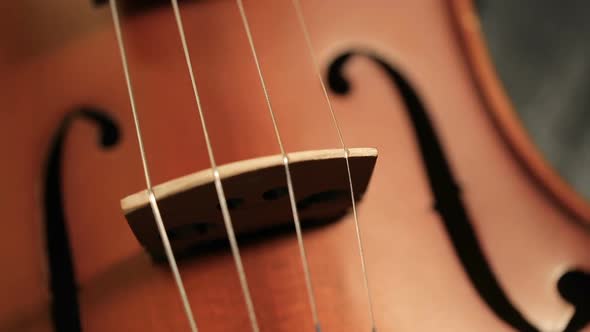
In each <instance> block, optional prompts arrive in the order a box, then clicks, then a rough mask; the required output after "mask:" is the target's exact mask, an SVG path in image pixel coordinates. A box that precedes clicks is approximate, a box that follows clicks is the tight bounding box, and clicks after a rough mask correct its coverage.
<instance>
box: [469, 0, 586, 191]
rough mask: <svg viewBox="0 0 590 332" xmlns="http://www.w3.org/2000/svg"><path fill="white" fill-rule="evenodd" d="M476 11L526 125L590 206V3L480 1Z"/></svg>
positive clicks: (545, 154)
mask: <svg viewBox="0 0 590 332" xmlns="http://www.w3.org/2000/svg"><path fill="white" fill-rule="evenodd" d="M477 6H478V10H479V13H480V17H481V23H482V28H483V32H484V34H485V35H486V39H487V44H488V48H489V52H490V54H491V57H492V59H493V61H494V63H495V65H496V69H497V72H498V74H499V76H500V79H501V80H502V82H503V83H504V87H505V89H506V92H507V93H508V95H509V96H510V98H511V99H512V102H513V104H514V106H515V109H516V110H517V112H518V113H519V115H520V118H521V119H522V121H523V123H524V126H525V127H526V129H527V130H528V131H529V134H530V135H531V136H532V138H533V141H534V142H535V143H536V144H537V146H538V147H539V148H540V150H541V152H542V153H543V154H544V156H545V158H546V159H547V160H548V161H549V162H550V163H551V164H552V165H553V167H555V168H556V169H557V171H558V172H559V173H560V174H561V175H562V176H563V177H564V178H565V179H566V180H567V181H568V182H569V183H570V184H572V185H573V186H574V187H575V188H576V189H577V191H578V192H580V193H582V194H583V195H584V196H585V197H586V198H587V199H590V43H589V42H588V41H589V40H590V38H589V37H590V21H589V20H588V18H587V14H588V12H589V11H590V2H587V1H548V0H542V1H539V0H522V1H510V0H494V1H491V0H480V1H477Z"/></svg>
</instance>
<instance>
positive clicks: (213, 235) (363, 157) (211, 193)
mask: <svg viewBox="0 0 590 332" xmlns="http://www.w3.org/2000/svg"><path fill="white" fill-rule="evenodd" d="M288 156H289V169H290V171H291V177H292V180H293V188H294V192H295V199H296V202H297V210H298V213H299V218H300V220H301V225H302V227H306V226H312V225H318V224H325V223H328V222H332V221H336V220H339V219H341V218H342V217H344V216H345V215H346V214H347V213H348V212H349V210H350V208H351V206H352V201H351V197H350V185H349V182H348V173H347V169H346V163H345V159H344V150H342V149H331V150H312V151H302V152H294V153H289V154H288ZM376 161H377V149H374V148H352V149H349V163H350V170H351V175H352V187H353V190H354V196H355V199H356V201H360V200H361V199H362V197H363V194H364V193H365V191H366V190H367V186H368V184H369V180H370V178H371V175H372V173H373V168H374V166H375V162H376ZM218 170H219V174H220V177H221V181H222V185H223V189H224V192H225V196H226V200H227V206H228V208H229V212H230V215H231V218H232V223H233V227H234V231H235V233H236V235H237V236H238V237H243V236H249V235H257V234H260V233H261V232H265V233H264V234H270V232H269V231H272V230H280V229H289V227H294V225H293V215H292V211H291V206H290V200H289V193H288V190H287V183H286V177H285V168H284V165H283V158H282V155H273V156H267V157H260V158H255V159H249V160H243V161H238V162H234V163H230V164H226V165H222V166H219V167H218ZM153 192H154V195H155V196H156V198H157V201H158V206H159V208H160V212H161V214H162V217H163V220H164V225H165V227H166V231H167V234H168V237H169V239H170V243H171V245H172V248H173V250H174V252H175V254H187V253H190V252H192V251H194V250H198V249H202V248H204V247H206V246H208V245H212V244H215V243H225V242H226V241H227V234H226V230H225V227H224V223H223V217H222V215H221V211H220V207H219V201H218V198H217V193H216V191H215V185H214V182H213V172H212V170H211V169H206V170H203V171H200V172H196V173H192V174H189V175H186V176H183V177H180V178H177V179H173V180H170V181H167V182H165V183H162V184H159V185H157V186H154V187H153ZM121 208H122V210H123V212H124V214H125V217H126V218H127V221H128V223H129V226H130V227H131V230H132V231H133V234H134V235H135V237H136V238H137V240H138V241H139V242H140V243H141V245H142V246H143V247H144V248H145V249H146V250H147V251H148V252H149V253H150V255H152V257H154V258H162V257H164V251H163V246H162V243H161V241H160V236H159V233H158V230H157V228H156V223H155V220H154V216H153V214H152V210H151V208H150V205H149V202H148V194H147V190H143V191H141V192H138V193H135V194H132V195H130V196H127V197H125V198H124V199H122V200H121Z"/></svg>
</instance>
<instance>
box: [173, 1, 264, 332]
mask: <svg viewBox="0 0 590 332" xmlns="http://www.w3.org/2000/svg"><path fill="white" fill-rule="evenodd" d="M171 1H172V8H173V9H174V17H175V18H176V24H177V26H178V32H179V34H180V41H181V42H182V49H183V51H184V57H185V60H186V65H187V67H188V72H189V75H190V79H191V85H192V88H193V94H194V96H195V102H196V104H197V109H198V113H199V118H200V121H201V126H202V128H203V135H204V136H205V143H206V145H207V153H208V154H209V161H210V162H211V170H212V171H213V179H214V183H215V189H216V191H217V198H218V200H219V205H220V207H221V213H222V215H223V222H224V224H225V229H226V232H227V236H228V238H229V243H230V247H231V252H232V255H233V258H234V262H235V265H236V270H237V272H238V277H239V280H240V286H241V288H242V293H243V295H244V301H245V302H246V309H247V310H248V316H249V318H250V325H251V327H252V331H254V332H259V331H260V329H259V327H258V321H257V319H256V313H255V311H254V303H253V302H252V297H251V295H250V289H249V288H248V280H247V279H246V273H245V272H244V266H243V264H242V256H241V255H240V249H239V247H238V241H237V240H236V235H235V233H234V228H233V224H232V220H231V216H230V213H229V209H228V207H227V200H226V198H225V193H224V191H223V186H222V185H221V177H220V175H219V170H218V168H217V164H216V163H215V157H214V154H213V147H212V145H211V141H210V139H209V132H208V130H207V124H206V122H205V115H204V113H203V107H202V105H201V99H200V97H199V92H198V90H197V84H196V80H195V74H194V72H193V65H192V62H191V57H190V53H189V50H188V44H187V42H186V36H185V34H184V26H183V24H182V18H181V15H180V9H179V8H178V0H171Z"/></svg>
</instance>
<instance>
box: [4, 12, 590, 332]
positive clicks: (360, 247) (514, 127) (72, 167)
mask: <svg viewBox="0 0 590 332" xmlns="http://www.w3.org/2000/svg"><path fill="white" fill-rule="evenodd" d="M72 2H73V1H72ZM82 3H83V5H84V6H87V7H88V8H87V9H86V10H83V11H82V10H80V11H79V12H76V10H78V9H79V8H78V7H80V6H82ZM91 5H92V7H91ZM14 6H18V5H14ZM66 7H67V6H66ZM85 8H86V7H85ZM52 10H53V11H58V9H57V8H53V9H52ZM59 10H60V11H63V12H64V13H69V14H68V15H72V13H80V14H79V15H82V16H81V17H82V19H80V21H83V22H84V23H80V24H81V25H80V27H79V29H76V27H71V28H68V29H63V28H59V24H60V20H59V19H57V18H56V19H55V20H54V21H53V22H52V23H51V24H52V25H55V27H56V28H55V29H56V31H57V30H59V31H62V33H64V34H69V35H68V36H69V37H68V38H65V37H64V38H61V39H60V38H58V37H55V38H54V39H51V40H54V41H55V42H53V43H48V44H51V45H45V46H43V47H39V48H38V49H36V51H35V52H33V53H34V54H33V55H31V56H28V57H24V58H19V57H14V58H11V57H10V56H9V55H8V54H9V52H3V53H2V55H1V56H0V69H1V70H2V72H3V75H2V80H1V81H0V84H1V86H0V88H1V89H0V91H2V94H1V95H0V96H1V97H0V100H1V101H2V103H3V106H4V107H3V109H4V114H6V115H7V116H6V118H5V121H4V122H3V123H2V131H3V135H4V136H3V137H4V139H3V140H1V142H2V143H1V144H2V149H3V151H4V154H5V158H4V163H3V166H2V167H3V168H2V170H3V172H2V174H3V181H2V183H3V184H4V195H3V199H2V211H3V213H4V221H3V225H4V230H5V233H4V234H6V235H7V236H5V238H4V239H3V241H0V243H1V244H0V246H1V247H0V248H1V249H2V250H1V251H0V252H1V254H0V258H1V259H2V263H3V264H4V266H5V268H4V270H3V271H4V273H2V276H1V277H0V278H1V279H0V289H1V294H2V301H0V330H2V331H19V332H20V331H59V332H61V331H73V332H80V331H154V332H156V331H158V332H160V331H192V332H195V331H255V332H257V331H285V332H287V331H289V332H291V331H292V332H295V331H372V332H375V331H380V332H381V331H382V332H385V331H564V332H565V331H567V332H571V331H590V324H589V321H590V254H589V253H590V205H589V204H588V202H587V201H586V200H585V199H584V198H583V197H582V196H580V195H579V194H578V193H576V192H575V191H574V190H573V189H572V188H571V187H570V186H569V184H567V183H566V182H565V181H564V180H563V179H562V178H561V177H560V176H559V175H558V174H557V173H556V172H555V171H554V170H553V168H552V167H551V166H550V165H549V164H548V163H547V162H545V160H544V158H543V157H542V155H541V153H540V152H539V151H538V149H537V147H536V146H535V145H534V144H533V142H532V141H531V139H530V138H529V136H528V135H527V133H526V131H525V130H524V129H523V126H522V124H521V122H520V120H519V118H518V116H517V115H516V113H515V112H514V109H513V106H512V105H511V102H510V99H509V98H508V97H507V95H506V93H505V92H504V89H503V87H502V84H501V83H500V80H499V79H498V77H497V74H496V71H495V69H494V66H493V65H492V61H491V60H490V57H489V55H488V52H487V49H486V45H485V41H484V37H483V35H482V33H481V30H480V27H479V21H478V17H477V13H476V10H475V8H474V5H473V3H472V2H471V1H469V0H447V1H358V0H347V1H314V0H280V1H277V0H273V1H271V0H257V1H251V0H236V1H234V0H199V1H182V2H180V3H178V2H177V0H172V1H170V2H168V1H136V2H125V1H123V0H109V1H96V2H94V3H89V2H83V1H79V2H78V3H77V4H76V6H74V7H71V8H70V9H68V8H61V7H60V8H59ZM5 13H7V15H8V16H9V17H8V18H7V22H10V21H11V20H18V16H16V15H11V11H7V12H5ZM37 32H38V33H39V34H43V33H47V34H50V35H51V33H52V31H41V30H39V31H37ZM15 40H16V39H15ZM19 42H22V40H20V41H19ZM19 42H15V43H14V44H15V45H19ZM15 47H16V46H15Z"/></svg>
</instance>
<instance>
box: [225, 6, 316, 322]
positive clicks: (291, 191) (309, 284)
mask: <svg viewBox="0 0 590 332" xmlns="http://www.w3.org/2000/svg"><path fill="white" fill-rule="evenodd" d="M236 1H237V4H238V8H239V10H240V16H241V17H242V22H243V23H244V30H245V31H246V36H247V37H248V42H249V44H250V50H251V51H252V57H253V58H254V62H255V63H256V69H257V71H258V77H259V79H260V84H261V86H262V90H263V91H264V97H265V99H266V105H267V107H268V111H269V113H270V117H271V120H272V124H273V127H274V131H275V135H276V138H277V141H278V144H279V148H280V150H281V154H282V156H283V165H284V167H285V176H286V179H287V189H288V191H289V200H290V202H291V212H292V214H293V222H294V224H295V232H296V234H297V243H298V246H299V254H300V257H301V264H302V266H303V273H304V275H305V284H306V287H307V295H308V299H309V305H310V308H311V314H312V318H313V323H314V326H315V329H316V331H318V332H319V331H321V325H320V321H319V317H318V312H317V305H316V300H315V294H314V290H313V284H312V282H311V273H310V271H309V264H308V260H307V254H306V252H305V245H304V244H303V235H302V232H301V222H300V221H299V213H298V212H297V203H296V202H295V191H294V189H293V181H292V179H291V171H290V169H289V156H288V155H287V153H286V152H285V148H284V146H283V141H282V139H281V134H280V133H279V127H278V125H277V121H276V118H275V114H274V111H273V109H272V105H271V102H270V95H269V93H268V89H267V87H266V82H265V81H264V76H263V74H262V68H261V67H260V61H259V59H258V54H257V53H256V48H255V46H254V39H253V37H252V33H251V31H250V24H249V23H248V18H247V16H246V11H245V10H244V4H243V1H242V0H236Z"/></svg>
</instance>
